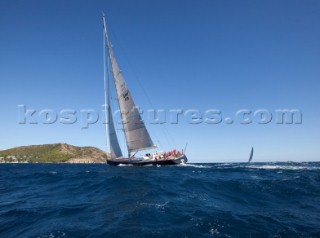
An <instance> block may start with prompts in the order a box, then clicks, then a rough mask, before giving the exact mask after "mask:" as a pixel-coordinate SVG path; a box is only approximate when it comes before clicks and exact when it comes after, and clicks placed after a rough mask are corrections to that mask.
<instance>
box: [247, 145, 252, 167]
mask: <svg viewBox="0 0 320 238" xmlns="http://www.w3.org/2000/svg"><path fill="white" fill-rule="evenodd" d="M252 157H253V147H252V148H251V152H250V157H249V160H248V163H250V162H251V160H252Z"/></svg>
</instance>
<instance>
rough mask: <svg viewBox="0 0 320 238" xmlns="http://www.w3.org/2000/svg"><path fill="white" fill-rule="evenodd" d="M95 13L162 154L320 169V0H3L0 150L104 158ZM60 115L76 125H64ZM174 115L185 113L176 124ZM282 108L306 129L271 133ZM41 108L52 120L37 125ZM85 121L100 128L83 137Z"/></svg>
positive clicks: (289, 127)
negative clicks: (44, 148)
mask: <svg viewBox="0 0 320 238" xmlns="http://www.w3.org/2000/svg"><path fill="white" fill-rule="evenodd" d="M102 12H105V14H106V19H107V25H108V30H109V34H110V39H111V41H112V45H113V50H114V52H115V55H116V58H117V60H118V63H119V65H120V67H121V70H122V72H123V75H124V78H125V79H126V81H127V85H128V87H129V89H130V91H131V94H132V96H133V98H134V100H135V102H136V104H137V105H138V106H139V107H140V108H141V109H143V110H144V113H143V114H142V115H143V118H144V120H145V123H146V126H147V128H148V129H149V131H150V134H151V137H152V139H153V141H154V143H155V144H157V145H158V146H159V150H171V149H179V150H180V149H182V148H184V147H185V145H186V143H188V144H187V149H186V154H187V156H188V158H189V161H190V162H246V161H247V160H248V157H249V154H250V150H251V147H254V150H255V153H254V158H253V161H256V162H262V161H319V160H320V144H319V141H320V126H319V122H318V121H319V119H320V112H319V108H318V105H319V101H320V93H319V89H320V44H319V42H320V30H319V29H320V14H319V12H320V2H319V1H318V0H268V1H267V0H262V1H254V0H244V1H237V0H201V1H196V0H188V1H182V0H173V1H172V0H170V1H169V0H163V1H156V0H154V1H150V0H135V1H131V0H104V1H81V0H80V1H79V0H77V1H74V0H68V1H62V0H55V1H53V0H47V1H42V0H31V1H22V0H19V1H18V0H10V1H9V0H7V1H4V0H1V1H0V99H1V100H0V108H1V117H0V122H1V123H0V133H1V136H0V138H1V139H0V150H2V149H8V148H11V147H16V146H22V145H32V144H47V143H60V142H61V143H69V144H72V145H76V146H95V147H99V148H101V149H103V150H105V149H106V139H105V125H104V124H103V112H102V104H103V101H104V98H103V47H102V45H103V32H102V22H101V16H102ZM112 93H113V94H114V90H113V92H112ZM19 105H20V106H19ZM21 105H24V106H21ZM116 105H117V104H116V102H115V100H113V106H114V108H115V107H116ZM153 108H154V109H163V110H165V111H166V116H167V118H166V123H164V124H154V123H152V120H151V119H150V117H148V115H147V113H145V112H146V111H147V110H148V109H153ZM24 109H26V110H31V109H33V110H35V111H36V112H35V113H34V114H33V115H32V116H30V114H27V115H26V114H24V111H23V110H24ZM66 109H69V110H75V113H76V116H77V121H76V122H75V123H73V124H65V123H62V122H61V119H63V117H64V115H65V114H63V113H65V111H63V110H66ZM115 109H116V108H115ZM173 109H181V110H182V111H183V112H185V113H184V114H183V115H180V116H179V117H178V119H179V120H178V123H176V124H173V123H172V122H173V121H174V120H172V118H171V119H170V118H169V117H173V118H174V115H172V114H170V110H173ZM191 109H192V110H197V112H198V115H195V117H199V113H201V114H202V121H201V120H200V123H199V120H198V121H197V120H192V118H191V116H192V115H191V113H192V111H190V110H191ZM243 109H246V110H247V111H251V112H252V113H251V114H243V112H244V111H243ZM281 109H296V110H297V112H298V113H297V114H296V115H300V116H301V118H302V120H301V121H299V118H300V117H299V116H297V117H295V118H294V119H295V120H294V123H291V124H290V123H289V124H286V123H283V124H279V123H278V121H277V115H278V114H277V111H276V110H281ZM43 110H45V111H43ZM207 110H216V112H217V111H220V112H221V114H220V115H219V114H215V115H214V116H215V117H216V118H217V117H218V119H219V118H221V122H220V123H208V122H204V118H205V117H206V116H208V115H209V116H210V115H211V117H212V114H210V113H209V114H206V111H207ZM239 110H240V113H239ZM241 110H242V111H241ZM261 110H262V111H261ZM46 111H47V112H48V111H49V112H50V113H51V114H50V113H49V115H52V112H54V113H55V114H56V115H57V122H55V123H51V124H46V123H44V122H46V120H45V119H46V118H45V115H46V114H45V112H46ZM93 111H94V113H93ZM91 112H92V113H93V114H90V115H91V116H92V117H91V118H89V119H95V118H94V117H95V115H96V114H97V113H99V115H100V117H99V120H98V122H97V123H95V124H90V125H89V126H88V127H86V128H84V127H85V126H84V124H85V121H86V118H87V116H88V115H89V113H91ZM211 112H212V111H211ZM237 112H238V114H237ZM255 112H256V113H255ZM261 112H263V114H261ZM90 115H89V116H90ZM261 115H262V118H261ZM263 116H266V118H267V119H266V120H267V122H268V123H265V122H266V121H263ZM270 116H272V118H271V119H270ZM23 118H25V123H23V121H24V119H23ZM226 118H227V119H226ZM228 118H231V119H232V120H233V123H229V122H230V119H228ZM245 118H247V119H250V120H251V121H252V122H251V123H249V124H244V123H243V120H244V119H245ZM47 119H48V118H47ZM49 119H50V118H49ZM209 119H210V118H209ZM49 121H50V120H49ZM218 121H219V120H218ZM196 122H197V123H196ZM211 122H212V120H211ZM216 122H217V121H216ZM117 127H118V128H120V127H121V126H120V125H118V126H117ZM118 135H119V138H120V144H121V147H122V149H123V150H124V151H125V141H124V137H123V135H122V132H121V130H119V131H118Z"/></svg>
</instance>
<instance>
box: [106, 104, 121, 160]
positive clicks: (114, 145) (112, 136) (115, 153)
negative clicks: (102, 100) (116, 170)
mask: <svg viewBox="0 0 320 238" xmlns="http://www.w3.org/2000/svg"><path fill="white" fill-rule="evenodd" d="M108 122H109V123H108V129H109V140H110V149H111V158H112V159H113V158H119V157H122V152H121V149H120V146H119V142H118V138H117V134H116V130H115V128H114V123H113V118H112V110H111V106H110V100H109V105H108Z"/></svg>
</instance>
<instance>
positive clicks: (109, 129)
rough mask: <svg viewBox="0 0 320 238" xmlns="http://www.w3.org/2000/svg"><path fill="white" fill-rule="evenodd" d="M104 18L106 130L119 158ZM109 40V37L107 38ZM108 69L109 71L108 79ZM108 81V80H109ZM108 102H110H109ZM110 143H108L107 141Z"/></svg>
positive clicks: (114, 153)
mask: <svg viewBox="0 0 320 238" xmlns="http://www.w3.org/2000/svg"><path fill="white" fill-rule="evenodd" d="M102 18H103V29H104V37H103V39H104V40H103V42H104V47H103V48H104V53H103V55H104V69H105V71H104V73H105V77H104V94H105V97H104V101H105V106H104V108H105V117H106V120H108V124H106V125H107V126H106V128H107V129H106V131H107V137H108V136H109V140H108V142H109V148H110V152H111V158H119V157H122V151H121V148H120V145H119V141H118V138H117V133H116V130H115V126H114V122H113V116H112V110H111V104H110V95H111V94H110V70H109V68H110V67H109V60H108V70H107V69H106V66H107V64H106V39H107V38H106V36H107V33H106V27H105V26H106V24H105V20H104V16H103V17H102ZM107 40H108V39H107ZM107 71H108V80H107V77H106V76H107ZM107 81H108V82H107ZM107 91H108V99H107V95H106V94H107ZM107 102H108V104H107ZM107 144H108V143H107Z"/></svg>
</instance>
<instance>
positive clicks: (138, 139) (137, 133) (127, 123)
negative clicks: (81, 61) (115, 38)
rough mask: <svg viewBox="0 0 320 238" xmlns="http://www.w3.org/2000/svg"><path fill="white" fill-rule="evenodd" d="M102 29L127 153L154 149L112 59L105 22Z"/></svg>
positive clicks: (115, 62) (116, 65)
mask: <svg viewBox="0 0 320 238" xmlns="http://www.w3.org/2000/svg"><path fill="white" fill-rule="evenodd" d="M104 29H105V34H106V39H107V45H108V49H109V58H110V62H111V66H112V73H113V79H114V83H115V86H116V92H117V97H118V102H119V107H120V111H121V119H122V123H123V128H124V133H125V137H126V141H127V147H128V152H129V153H130V152H131V151H138V150H144V149H149V148H155V145H154V144H153V142H152V140H151V137H150V135H149V133H148V131H147V129H146V127H145V125H144V122H143V121H142V119H141V115H140V113H139V111H138V109H137V107H136V106H135V104H134V101H133V98H132V96H131V93H130V91H129V89H128V87H127V84H126V82H125V80H124V78H123V76H122V73H121V70H120V69H119V65H118V63H117V61H116V59H115V57H114V54H113V50H112V47H111V43H110V41H109V39H108V34H107V29H106V25H105V21H104Z"/></svg>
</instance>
